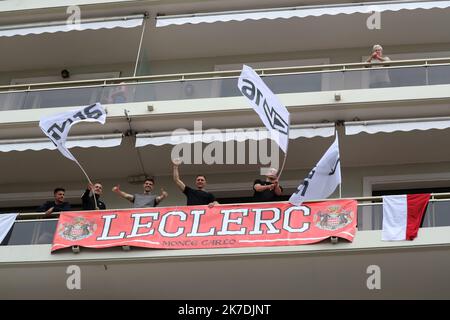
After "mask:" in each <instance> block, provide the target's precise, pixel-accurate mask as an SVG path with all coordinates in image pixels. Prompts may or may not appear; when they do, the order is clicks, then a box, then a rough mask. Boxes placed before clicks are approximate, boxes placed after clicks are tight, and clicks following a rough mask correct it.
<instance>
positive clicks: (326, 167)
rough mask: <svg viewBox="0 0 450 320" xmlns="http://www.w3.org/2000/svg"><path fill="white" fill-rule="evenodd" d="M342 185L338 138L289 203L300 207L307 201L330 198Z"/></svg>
mask: <svg viewBox="0 0 450 320" xmlns="http://www.w3.org/2000/svg"><path fill="white" fill-rule="evenodd" d="M340 183H341V164H340V158H339V142H338V136H337V135H336V139H335V140H334V142H333V144H332V145H331V146H330V147H329V148H328V150H327V152H325V154H324V155H323V156H322V158H321V159H320V160H319V162H318V163H317V165H316V166H315V167H314V168H313V169H312V170H311V172H310V173H309V174H308V177H307V178H306V179H305V180H303V183H302V184H301V185H300V186H299V187H298V189H297V191H296V192H295V193H294V194H293V195H292V196H291V197H290V199H289V202H290V203H292V204H293V205H296V206H299V205H301V204H302V203H303V202H305V201H307V200H314V199H325V198H328V197H329V196H330V195H331V194H332V193H333V192H334V190H336V187H337V186H338V185H339V184H340Z"/></svg>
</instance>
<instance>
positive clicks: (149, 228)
mask: <svg viewBox="0 0 450 320" xmlns="http://www.w3.org/2000/svg"><path fill="white" fill-rule="evenodd" d="M356 217H357V203H356V201H354V200H337V201H326V202H316V203H304V204H303V205H302V206H293V205H291V204H289V203H268V204H246V205H218V206H215V207H214V208H208V207H207V206H189V207H187V206H186V207H168V208H144V209H129V210H104V211H85V212H73V213H71V212H67V213H62V214H61V215H60V217H59V221H58V226H57V229H56V232H55V236H54V239H53V246H52V251H55V250H58V249H62V248H67V247H71V246H82V247H89V248H107V247H115V246H136V247H146V248H158V249H194V248H231V247H264V246H286V245H300V244H307V243H314V242H319V241H322V240H324V239H327V238H329V237H331V236H335V237H340V238H344V239H347V240H349V241H352V240H353V238H354V236H355V232H356Z"/></svg>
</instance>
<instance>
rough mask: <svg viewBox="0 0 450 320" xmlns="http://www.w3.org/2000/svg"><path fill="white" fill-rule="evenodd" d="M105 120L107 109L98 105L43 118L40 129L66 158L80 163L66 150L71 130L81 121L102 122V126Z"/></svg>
mask: <svg viewBox="0 0 450 320" xmlns="http://www.w3.org/2000/svg"><path fill="white" fill-rule="evenodd" d="M105 120H106V112H105V109H103V107H102V106H101V104H100V103H96V104H93V105H90V106H87V107H83V108H81V109H77V110H72V111H67V112H63V113H58V114H56V115H53V116H50V117H46V118H42V119H41V121H40V122H39V127H40V128H41V130H42V131H43V132H44V133H45V135H46V136H47V137H49V138H50V140H51V141H52V142H53V143H54V144H55V146H56V147H57V148H58V150H59V151H61V153H62V154H63V155H64V156H65V157H66V158H69V159H70V160H73V161H75V162H77V163H78V161H77V160H76V159H75V157H74V156H73V155H72V153H70V151H69V150H68V149H67V148H66V139H67V135H68V134H69V130H70V128H71V127H72V125H74V124H75V123H78V122H81V121H88V122H100V123H101V124H105Z"/></svg>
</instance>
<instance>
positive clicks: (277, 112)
mask: <svg viewBox="0 0 450 320" xmlns="http://www.w3.org/2000/svg"><path fill="white" fill-rule="evenodd" d="M238 88H239V90H240V91H241V92H242V94H243V95H244V96H245V97H247V98H248V100H249V101H250V104H251V106H252V107H253V109H254V110H255V111H256V113H258V115H259V117H260V118H261V120H262V122H263V123H264V125H265V126H266V128H267V129H268V130H269V132H270V135H271V138H272V139H273V140H275V141H276V142H277V143H278V145H279V146H280V148H281V149H282V150H283V151H284V153H286V151H287V146H288V142H289V112H288V111H287V109H286V107H285V106H284V105H283V104H282V103H281V102H280V101H279V100H278V98H277V97H276V96H275V95H274V94H273V93H272V91H271V90H270V89H269V88H268V87H267V86H266V84H265V83H264V82H263V81H262V79H261V78H260V77H259V76H258V74H257V73H256V72H255V71H254V70H253V69H252V68H251V67H249V66H246V65H243V66H242V72H241V75H240V77H239V81H238Z"/></svg>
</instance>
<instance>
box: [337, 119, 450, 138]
mask: <svg viewBox="0 0 450 320" xmlns="http://www.w3.org/2000/svg"><path fill="white" fill-rule="evenodd" d="M344 124H345V134H346V135H355V134H358V133H361V132H365V133H369V134H374V133H380V132H385V133H390V132H394V131H404V132H407V131H412V130H430V129H447V128H450V117H441V118H422V119H398V120H372V121H355V122H345V123H344Z"/></svg>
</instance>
